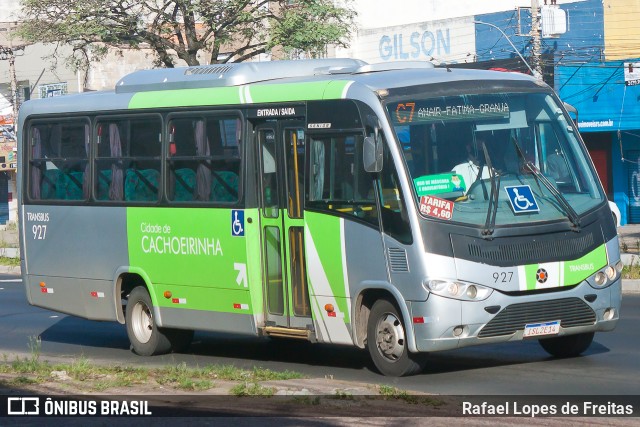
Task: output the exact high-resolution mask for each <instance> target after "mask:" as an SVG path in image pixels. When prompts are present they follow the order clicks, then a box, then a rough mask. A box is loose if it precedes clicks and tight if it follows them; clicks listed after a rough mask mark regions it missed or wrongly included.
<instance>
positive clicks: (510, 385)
mask: <svg viewBox="0 0 640 427" xmlns="http://www.w3.org/2000/svg"><path fill="white" fill-rule="evenodd" d="M638 324H640V295H639V294H635V295H633V294H629V295H625V298H624V301H623V306H622V319H621V321H620V323H619V324H618V328H617V329H616V330H615V331H614V332H610V333H600V334H597V335H596V338H595V341H594V343H593V344H592V346H591V347H590V349H589V350H588V351H587V352H586V353H585V355H584V356H583V357H578V358H572V359H564V360H556V359H551V358H549V357H548V356H547V354H546V353H545V352H544V351H543V350H542V349H541V348H540V347H539V345H538V344H537V342H535V341H529V342H520V343H507V344H500V345H490V346H481V347H472V348H466V349H462V350H457V351H448V352H442V353H433V354H432V355H431V356H430V363H429V365H428V367H427V369H426V370H425V372H424V373H422V374H421V375H417V376H414V377H409V378H385V377H382V376H380V375H379V374H377V373H375V372H374V371H373V369H372V367H371V363H370V362H369V358H368V356H367V354H366V353H365V352H364V351H360V350H357V349H354V348H351V347H339V346H330V345H320V344H309V343H306V342H297V341H282V342H280V340H278V341H272V340H269V339H267V338H264V339H257V338H253V337H243V336H237V335H225V334H212V333H196V336H195V341H194V343H193V345H192V346H191V348H190V350H189V353H187V354H172V355H166V356H159V357H152V358H142V357H139V356H136V355H134V354H132V353H131V351H130V350H129V341H128V339H127V335H126V331H125V329H124V326H122V325H119V324H116V323H110V322H94V321H88V320H83V319H78V318H75V317H70V316H66V315H63V314H60V313H54V312H50V311H47V310H43V309H40V308H36V307H31V306H29V305H28V303H27V302H26V298H25V296H24V292H23V289H22V284H21V282H20V280H19V279H16V277H15V276H3V275H0V337H2V340H1V341H0V355H3V354H4V355H11V354H16V353H25V354H28V353H29V337H36V336H40V337H41V338H42V354H43V356H46V357H51V356H53V357H65V358H76V357H80V356H85V357H88V358H91V359H98V360H106V361H109V362H111V363H113V364H134V365H142V364H147V365H160V364H164V363H170V364H176V363H181V362H186V363H187V364H189V365H192V366H196V365H197V366H200V367H202V366H206V365H209V364H234V365H236V366H238V367H244V368H251V367H253V366H255V365H257V366H261V367H264V368H270V369H274V370H285V369H289V370H293V371H297V372H302V373H304V374H305V375H307V376H309V377H320V378H324V377H325V376H332V377H333V378H334V379H338V380H347V381H358V382H367V383H373V384H390V385H393V386H396V387H399V388H401V389H406V390H416V391H424V392H429V393H437V394H449V395H454V394H455V395H484V394H502V395H513V394H537V395H547V394H603V395H630V394H631V395H639V394H640V383H639V382H638V378H640V364H639V363H638V361H637V357H638V354H640V328H638Z"/></svg>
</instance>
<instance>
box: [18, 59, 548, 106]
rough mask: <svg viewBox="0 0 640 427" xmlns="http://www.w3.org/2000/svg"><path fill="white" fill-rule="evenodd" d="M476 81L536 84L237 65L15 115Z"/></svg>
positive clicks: (421, 71) (384, 66) (453, 75)
mask: <svg viewBox="0 0 640 427" xmlns="http://www.w3.org/2000/svg"><path fill="white" fill-rule="evenodd" d="M476 80H494V81H498V80H501V81H505V83H506V82H507V81H517V80H519V81H523V80H524V81H530V82H532V83H535V82H536V80H535V79H534V78H533V77H531V76H528V75H525V74H521V73H505V72H499V71H486V70H474V69H462V68H434V66H433V64H431V63H430V62H418V61H406V62H402V61H400V62H389V63H381V64H367V63H366V62H364V61H360V60H357V59H346V58H342V59H341V58H333V59H313V60H297V61H269V62H245V63H237V64H217V65H204V66H194V67H180V68H165V69H152V70H141V71H136V72H133V73H131V74H128V75H126V76H124V77H123V78H121V79H120V80H119V81H118V82H117V83H116V86H115V90H114V91H100V92H87V93H82V94H75V95H65V96H61V97H56V98H47V99H35V100H31V101H27V102H25V103H24V104H23V106H22V108H21V111H20V115H21V116H22V118H24V117H26V116H28V115H30V114H34V113H50V114H51V113H64V112H80V111H107V110H126V109H131V108H152V107H179V106H195V105H237V104H251V103H262V102H292V101H304V100H314V99H335V98H341V97H345V94H346V90H347V89H348V88H349V87H350V86H352V85H354V84H355V85H357V86H362V87H364V88H366V89H368V90H369V91H376V90H381V89H393V88H398V87H407V86H416V85H428V84H436V83H446V82H456V81H476ZM274 85H277V86H274ZM249 87H250V88H251V91H249Z"/></svg>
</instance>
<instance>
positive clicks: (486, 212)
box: [387, 92, 604, 228]
mask: <svg viewBox="0 0 640 427" xmlns="http://www.w3.org/2000/svg"><path fill="white" fill-rule="evenodd" d="M387 109H388V112H389V116H390V117H391V120H392V124H393V126H394V128H395V132H396V137H397V139H398V141H399V142H400V145H401V147H402V151H403V154H404V158H405V161H406V165H407V169H408V170H409V173H410V175H411V179H412V181H413V187H414V190H415V193H414V194H415V196H416V197H417V199H418V206H419V209H420V213H421V214H422V215H423V216H424V217H427V218H429V217H435V218H438V219H441V220H447V221H455V222H461V223H467V224H474V225H487V226H488V227H489V228H493V227H494V226H495V227H500V226H508V225H512V224H519V223H531V222H537V221H544V222H546V221H557V220H566V219H569V220H570V221H571V222H573V223H574V224H575V225H577V224H578V223H579V216H580V215H581V214H582V213H584V212H586V211H588V210H590V209H592V208H594V207H595V206H597V205H599V204H601V203H603V201H604V196H603V195H602V192H601V190H600V187H599V185H598V183H597V182H598V181H597V177H596V176H595V174H594V171H593V168H592V166H591V165H590V161H589V159H588V157H587V154H586V152H585V151H584V150H583V149H582V147H581V145H580V143H579V141H578V139H577V138H576V135H575V134H574V130H573V128H572V126H570V123H569V121H568V120H571V119H570V118H569V117H567V116H565V114H564V113H563V111H562V109H561V108H560V107H559V106H558V104H557V102H556V98H554V97H553V96H551V95H550V94H548V93H542V92H527V93H492V94H464V95H456V96H443V97H437V98H419V97H417V98H406V99H401V100H398V99H396V100H394V101H393V102H389V103H388V104H387Z"/></svg>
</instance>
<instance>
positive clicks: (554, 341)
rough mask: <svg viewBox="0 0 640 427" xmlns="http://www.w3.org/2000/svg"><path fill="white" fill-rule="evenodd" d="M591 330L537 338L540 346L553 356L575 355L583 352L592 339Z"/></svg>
mask: <svg viewBox="0 0 640 427" xmlns="http://www.w3.org/2000/svg"><path fill="white" fill-rule="evenodd" d="M593 336H594V333H593V332H587V333H584V334H576V335H565V336H562V337H554V338H543V339H541V340H539V342H540V345H541V346H542V348H544V349H545V351H546V352H547V353H549V354H550V355H552V356H554V357H575V356H579V355H580V354H581V353H583V352H584V351H585V350H586V349H587V348H589V346H590V345H591V342H592V341H593Z"/></svg>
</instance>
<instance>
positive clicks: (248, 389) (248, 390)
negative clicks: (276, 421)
mask: <svg viewBox="0 0 640 427" xmlns="http://www.w3.org/2000/svg"><path fill="white" fill-rule="evenodd" d="M230 393H231V394H232V395H234V396H262V397H271V396H273V394H274V393H275V389H274V388H273V387H264V386H261V385H260V384H258V383H251V384H249V383H248V382H244V383H242V384H238V385H237V386H235V387H233V388H232V389H231V390H230Z"/></svg>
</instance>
